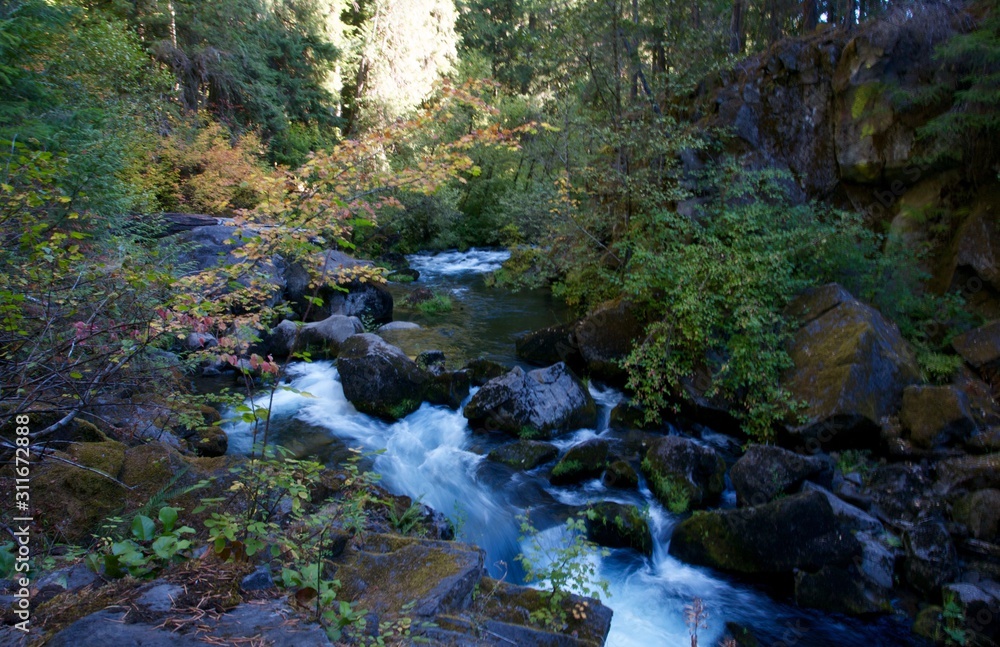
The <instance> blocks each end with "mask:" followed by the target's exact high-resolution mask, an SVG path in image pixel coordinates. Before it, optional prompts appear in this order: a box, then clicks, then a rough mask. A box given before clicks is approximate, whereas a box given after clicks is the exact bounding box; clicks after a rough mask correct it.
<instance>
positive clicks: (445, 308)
mask: <svg viewBox="0 0 1000 647" xmlns="http://www.w3.org/2000/svg"><path fill="white" fill-rule="evenodd" d="M417 309H418V310H420V312H422V313H424V314H425V315H440V314H444V313H446V312H451V309H452V304H451V297H449V296H448V295H446V294H435V295H434V296H432V297H431V298H430V299H427V300H426V301H421V302H420V304H418V305H417Z"/></svg>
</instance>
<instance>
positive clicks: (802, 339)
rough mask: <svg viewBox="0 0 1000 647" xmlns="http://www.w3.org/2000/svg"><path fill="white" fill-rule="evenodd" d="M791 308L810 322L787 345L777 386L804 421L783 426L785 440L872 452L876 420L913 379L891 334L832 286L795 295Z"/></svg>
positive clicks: (913, 369) (913, 368) (907, 354)
mask: <svg viewBox="0 0 1000 647" xmlns="http://www.w3.org/2000/svg"><path fill="white" fill-rule="evenodd" d="M793 307H794V308H795V309H797V310H799V311H806V312H810V313H812V314H810V315H809V316H811V317H812V318H811V319H808V318H807V321H806V323H805V325H804V326H802V328H800V329H799V331H798V332H797V333H796V334H795V337H794V338H793V340H792V342H791V345H790V348H789V354H790V355H791V358H792V361H793V362H794V368H793V369H791V370H790V371H789V372H788V373H787V374H786V375H785V377H784V380H783V385H784V387H785V388H786V389H788V391H789V392H790V393H791V395H792V397H793V398H795V399H796V400H802V401H804V402H805V403H806V406H805V408H804V409H803V410H802V411H801V412H798V413H799V414H800V415H801V416H802V417H804V418H805V420H806V422H805V424H801V425H800V424H798V423H796V424H794V425H792V426H791V427H790V428H789V433H790V435H791V438H790V439H789V442H791V443H793V444H794V445H797V446H803V447H804V448H806V449H810V450H812V449H816V448H819V447H873V446H876V445H877V444H878V443H879V441H880V435H879V429H880V428H879V423H880V421H881V419H882V418H883V417H884V416H888V415H891V414H893V413H895V412H896V411H897V410H898V408H899V405H900V401H901V399H902V394H903V389H904V388H905V387H906V386H908V385H910V384H913V383H915V382H917V381H919V380H920V369H919V367H918V366H917V363H916V360H915V358H914V356H913V353H912V352H911V351H910V348H909V346H908V345H907V344H906V342H905V341H904V340H903V338H902V336H901V335H900V333H899V329H898V328H897V327H896V325H895V324H893V323H892V322H890V321H889V320H887V319H886V318H885V317H883V316H882V315H881V314H880V313H879V312H878V311H877V310H875V309H874V308H871V307H869V306H867V305H864V304H863V303H861V302H860V301H857V300H856V299H854V298H853V297H851V296H850V294H848V293H847V292H846V291H844V289H843V288H841V287H840V286H839V285H835V284H831V285H826V286H823V287H821V288H817V289H815V290H813V291H811V292H809V293H807V294H805V295H803V296H802V297H800V298H799V299H798V300H796V302H794V303H793ZM815 313H818V314H815Z"/></svg>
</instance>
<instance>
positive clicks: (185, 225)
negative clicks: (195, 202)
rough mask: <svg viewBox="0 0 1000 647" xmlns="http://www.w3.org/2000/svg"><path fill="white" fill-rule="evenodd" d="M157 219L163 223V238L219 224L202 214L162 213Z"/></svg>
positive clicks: (214, 219) (216, 219)
mask: <svg viewBox="0 0 1000 647" xmlns="http://www.w3.org/2000/svg"><path fill="white" fill-rule="evenodd" d="M157 217H159V219H160V220H161V221H162V222H163V226H164V231H163V235H165V236H171V235H173V234H178V233H180V232H182V231H188V230H189V229H195V228H196V227H210V226H213V225H218V224H219V219H218V218H217V217H216V216H207V215H205V214H202V213H175V212H164V213H161V214H158V216H157Z"/></svg>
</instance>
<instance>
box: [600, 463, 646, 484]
mask: <svg viewBox="0 0 1000 647" xmlns="http://www.w3.org/2000/svg"><path fill="white" fill-rule="evenodd" d="M601 482H602V483H604V485H606V486H607V487H617V488H628V489H634V488H637V487H639V475H638V474H636V472H635V469H634V468H633V467H632V465H630V464H629V462H628V461H626V460H622V459H620V458H619V459H617V460H613V461H611V463H610V464H609V465H608V468H607V469H606V470H604V474H603V475H602V476H601Z"/></svg>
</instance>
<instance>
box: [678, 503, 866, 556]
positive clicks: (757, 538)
mask: <svg viewBox="0 0 1000 647" xmlns="http://www.w3.org/2000/svg"><path fill="white" fill-rule="evenodd" d="M670 554H671V555H673V556H675V557H677V558H678V559H680V560H682V561H685V562H688V563H692V564H698V565H702V566H711V567H712V568H717V569H719V570H723V571H729V572H732V573H743V574H746V575H761V576H767V575H778V574H784V575H790V574H791V573H792V572H793V571H794V570H795V569H805V570H808V571H817V570H819V569H820V568H822V567H824V566H828V565H833V566H846V565H848V564H851V563H853V562H854V561H855V559H860V557H861V544H860V542H859V541H858V540H857V538H855V536H854V535H853V534H852V533H850V532H848V531H846V530H845V529H844V528H843V526H842V525H841V523H840V521H839V520H838V519H837V517H836V515H835V514H834V512H833V508H831V507H830V503H829V501H828V500H827V498H826V497H825V496H823V495H822V494H821V493H819V492H802V493H799V494H793V495H792V496H789V497H785V498H782V499H778V500H777V501H772V502H771V503H766V504H764V505H759V506H754V507H752V508H739V509H736V510H713V511H709V512H703V513H700V514H697V515H694V516H692V517H689V518H687V519H685V520H684V521H682V522H680V523H679V524H678V525H677V527H676V528H675V529H674V534H673V537H672V538H671V540H670Z"/></svg>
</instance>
